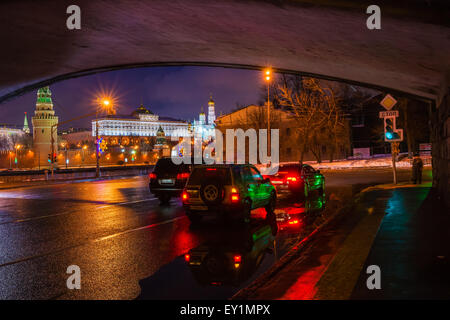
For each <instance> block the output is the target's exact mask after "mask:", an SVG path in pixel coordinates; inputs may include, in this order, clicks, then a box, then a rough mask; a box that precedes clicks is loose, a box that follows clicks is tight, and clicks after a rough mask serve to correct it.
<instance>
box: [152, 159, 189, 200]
mask: <svg viewBox="0 0 450 320" xmlns="http://www.w3.org/2000/svg"><path fill="white" fill-rule="evenodd" d="M190 169H191V166H190V165H188V164H179V165H177V164H175V163H173V161H172V159H171V158H161V159H159V160H158V162H157V163H156V165H155V168H154V169H153V172H152V173H150V174H149V178H150V182H149V187H150V192H151V193H152V194H154V195H155V196H156V197H158V199H159V201H160V202H161V204H168V203H169V201H170V198H172V197H179V196H180V194H181V193H182V192H183V189H184V186H185V185H186V181H187V180H188V178H189V174H190Z"/></svg>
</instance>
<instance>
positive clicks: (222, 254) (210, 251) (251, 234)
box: [137, 214, 278, 299]
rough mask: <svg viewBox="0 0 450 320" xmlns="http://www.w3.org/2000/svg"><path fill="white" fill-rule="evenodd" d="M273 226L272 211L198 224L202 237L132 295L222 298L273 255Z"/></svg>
mask: <svg viewBox="0 0 450 320" xmlns="http://www.w3.org/2000/svg"><path fill="white" fill-rule="evenodd" d="M277 231H278V227H277V224H276V219H275V216H274V215H273V214H272V215H270V216H269V217H267V216H266V218H264V219H254V220H252V222H251V223H250V224H246V225H245V224H241V223H235V224H228V225H224V224H223V223H220V224H202V225H200V226H198V227H196V228H195V229H194V230H192V232H194V233H197V234H199V235H200V234H202V235H204V234H207V239H205V241H204V242H202V243H201V244H200V245H198V246H196V247H194V248H192V249H190V250H189V251H187V252H186V253H185V254H183V255H182V256H179V257H177V258H176V259H174V260H173V261H172V262H170V263H169V264H167V265H165V266H163V267H162V268H160V269H159V270H158V271H157V272H156V273H154V274H153V275H151V276H150V277H148V278H145V279H143V280H141V281H139V285H140V286H141V294H140V295H139V296H138V297H137V299H227V298H230V297H231V296H233V295H234V294H235V293H237V292H238V291H239V290H240V289H242V288H244V287H246V286H248V285H249V284H250V283H251V282H252V281H254V280H255V279H256V278H257V277H258V276H260V275H261V274H262V273H263V272H265V271H266V270H268V269H269V268H270V267H271V266H272V265H273V264H274V262H275V261H276V260H277V257H276V254H277V249H276V248H275V247H274V245H275V242H274V240H275V237H276V235H277Z"/></svg>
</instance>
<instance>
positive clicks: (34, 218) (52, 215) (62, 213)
mask: <svg viewBox="0 0 450 320" xmlns="http://www.w3.org/2000/svg"><path fill="white" fill-rule="evenodd" d="M157 199H158V198H148V199H142V200H136V201H127V202H117V203H111V204H107V205H103V206H99V207H97V209H103V208H107V207H111V206H120V205H124V204H132V203H139V202H146V201H153V200H157ZM60 200H64V199H60ZM72 213H76V212H75V211H71V212H61V213H55V214H49V215H45V216H39V217H31V218H25V219H17V220H13V221H6V222H1V223H0V225H2V224H8V223H20V222H27V221H33V220H39V219H45V218H51V217H57V216H63V215H66V214H72Z"/></svg>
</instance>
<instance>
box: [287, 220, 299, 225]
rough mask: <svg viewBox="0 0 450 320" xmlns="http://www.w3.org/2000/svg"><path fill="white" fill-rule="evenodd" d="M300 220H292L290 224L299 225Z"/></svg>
mask: <svg viewBox="0 0 450 320" xmlns="http://www.w3.org/2000/svg"><path fill="white" fill-rule="evenodd" d="M298 222H299V221H298V220H297V219H295V220H292V221H289V224H298Z"/></svg>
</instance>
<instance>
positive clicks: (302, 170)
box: [264, 163, 325, 198]
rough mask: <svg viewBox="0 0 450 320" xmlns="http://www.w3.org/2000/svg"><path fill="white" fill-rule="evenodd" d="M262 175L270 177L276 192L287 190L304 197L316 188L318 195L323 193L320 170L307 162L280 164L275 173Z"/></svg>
mask: <svg viewBox="0 0 450 320" xmlns="http://www.w3.org/2000/svg"><path fill="white" fill-rule="evenodd" d="M264 177H265V178H269V179H270V182H271V183H272V184H273V185H274V186H275V187H276V189H277V192H283V191H288V192H291V193H293V194H302V195H303V196H304V197H305V198H307V197H308V196H309V194H310V193H311V191H314V190H317V192H318V194H319V195H324V194H325V177H324V176H323V175H322V174H321V173H320V170H315V169H314V168H313V167H311V166H310V165H307V164H303V166H301V165H300V163H296V164H280V166H279V168H278V172H277V173H276V174H275V175H271V176H264Z"/></svg>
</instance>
